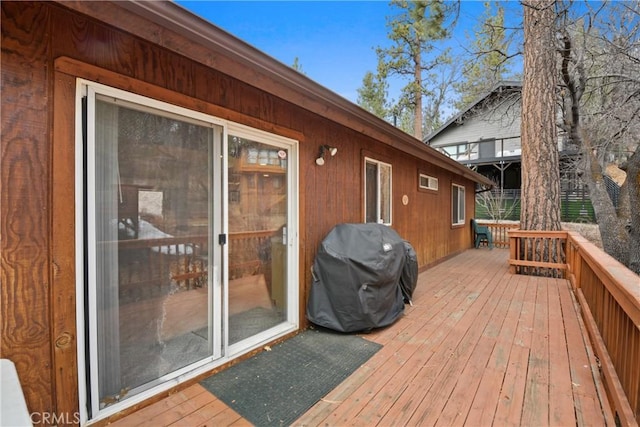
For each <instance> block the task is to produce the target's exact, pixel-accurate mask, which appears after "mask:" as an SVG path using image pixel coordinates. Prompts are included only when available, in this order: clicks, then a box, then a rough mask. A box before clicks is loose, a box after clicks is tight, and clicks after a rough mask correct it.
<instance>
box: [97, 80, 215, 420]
mask: <svg viewBox="0 0 640 427" xmlns="http://www.w3.org/2000/svg"><path fill="white" fill-rule="evenodd" d="M179 113H180V112H179V111H177V112H176V111H171V110H166V109H162V108H161V106H158V107H153V106H149V105H148V104H147V105H142V104H138V103H136V102H135V98H134V99H133V100H132V101H129V100H123V99H121V98H117V97H113V96H110V95H108V94H99V93H96V92H95V91H89V92H88V96H87V115H88V117H87V118H88V120H87V123H88V126H87V129H88V130H89V132H88V134H87V172H88V173H87V180H86V182H87V186H86V199H87V221H86V223H87V253H88V259H87V270H86V271H87V274H88V289H87V292H88V306H89V310H88V318H89V334H88V340H89V344H90V345H89V351H90V353H91V357H90V363H89V367H90V374H91V375H90V376H91V388H92V390H91V400H92V402H91V407H92V409H93V411H94V412H95V411H99V410H101V409H103V408H105V407H107V406H109V405H111V404H113V403H116V402H118V401H121V400H124V399H126V398H127V397H128V396H129V395H131V394H135V393H137V392H140V391H142V390H144V389H146V388H150V387H152V386H153V385H155V384H158V383H159V382H161V381H163V379H165V377H171V376H176V375H177V374H178V373H180V372H181V371H183V370H185V369H188V368H189V367H193V366H194V365H196V364H198V363H206V362H208V361H211V360H213V359H214V358H217V357H220V355H221V345H220V342H221V336H220V335H221V333H220V330H221V320H220V319H221V313H220V312H221V308H220V307H221V303H220V300H221V296H220V295H221V292H220V285H219V283H217V281H218V270H219V266H220V265H221V256H220V253H219V252H220V251H219V250H217V246H216V245H215V244H214V243H217V242H213V241H212V240H213V236H217V234H218V233H219V232H220V231H221V225H222V211H221V207H220V206H221V203H220V201H221V199H222V197H221V188H222V186H221V178H220V177H221V168H222V166H221V165H222V163H221V161H220V154H221V150H222V142H223V140H222V135H223V128H222V127H221V126H218V125H215V124H212V123H207V122H203V121H199V120H195V119H193V118H192V117H187V116H183V115H181V114H179Z"/></svg>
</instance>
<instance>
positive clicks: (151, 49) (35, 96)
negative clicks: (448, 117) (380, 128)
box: [0, 1, 474, 413]
mask: <svg viewBox="0 0 640 427" xmlns="http://www.w3.org/2000/svg"><path fill="white" fill-rule="evenodd" d="M1 7H2V107H3V108H2V159H1V170H2V173H1V181H0V185H1V186H2V193H1V194H2V204H1V206H0V209H1V211H0V214H1V216H2V225H1V227H2V228H1V230H2V239H1V243H0V244H1V245H2V287H1V292H2V294H1V295H2V300H1V301H0V308H1V310H2V341H1V344H2V346H1V349H0V356H2V357H8V358H10V359H12V360H13V361H14V362H15V363H16V365H17V367H18V373H19V375H20V379H21V380H22V382H23V384H24V388H25V393H26V398H27V403H28V406H29V410H30V411H36V412H49V413H53V412H55V411H62V410H64V411H73V410H77V407H76V406H77V380H76V377H75V370H76V364H77V360H76V356H75V354H76V350H75V348H76V336H75V334H76V331H75V313H74V309H75V283H74V280H75V259H74V250H75V249H74V246H75V239H74V235H73V230H74V227H75V224H74V219H73V205H74V194H73V188H74V177H75V171H74V170H73V158H74V144H75V141H74V122H75V111H74V109H75V77H82V78H87V79H90V80H95V81H99V82H100V83H103V84H106V85H110V86H113V87H117V88H120V89H123V90H127V91H131V92H134V93H139V94H141V95H145V96H150V97H153V98H156V99H159V100H162V101H166V102H170V103H173V104H176V105H180V106H183V107H186V108H191V109H194V110H197V111H201V112H204V113H207V114H211V115H214V116H217V117H220V118H223V119H228V120H232V121H235V122H239V123H242V124H245V125H248V126H252V127H255V128H259V129H263V130H266V131H269V132H273V133H277V134H280V135H284V136H287V137H291V138H295V139H297V140H299V141H300V150H299V155H300V158H299V166H300V169H299V170H300V172H299V178H300V181H299V182H300V194H299V198H300V231H301V234H300V275H301V286H302V287H303V289H301V292H300V294H301V296H300V303H301V307H302V308H304V304H305V301H306V296H307V286H308V284H309V283H310V272H309V271H310V269H309V266H310V265H311V264H312V262H313V259H314V256H315V253H316V250H317V247H318V245H319V244H320V242H321V241H322V239H323V238H324V236H325V235H326V234H327V233H328V232H329V231H330V229H331V228H332V227H333V226H334V225H336V224H338V223H343V222H355V223H358V222H362V221H363V216H364V214H363V204H364V200H363V177H362V175H363V156H364V153H365V152H366V153H367V155H368V156H369V155H370V156H374V157H375V158H376V159H378V160H380V161H383V162H386V163H390V164H391V165H392V167H393V228H394V229H396V230H397V231H398V232H399V233H400V235H401V236H403V238H405V239H407V240H408V241H410V242H411V244H412V245H413V246H414V248H415V249H416V252H417V255H418V262H419V264H420V266H426V265H429V264H433V263H434V262H436V261H438V260H440V259H442V258H444V257H446V256H449V255H450V254H453V253H458V252H461V251H462V250H464V249H466V248H469V247H471V244H472V240H471V231H470V227H469V224H468V221H469V219H470V218H472V216H473V212H474V183H473V182H471V181H470V180H468V179H465V178H462V177H461V176H458V175H455V174H454V173H452V172H449V171H446V170H444V169H442V168H440V167H436V166H434V165H431V164H429V163H427V162H425V161H421V160H418V159H416V158H414V157H412V156H409V155H407V154H405V153H403V152H401V151H400V150H398V149H396V148H393V147H392V146H391V145H390V144H389V143H388V144H382V143H380V142H379V141H376V140H375V139H372V138H371V137H368V136H365V135H364V134H363V133H360V132H356V131H354V130H351V129H348V128H345V127H344V126H342V125H339V124H336V123H335V122H333V121H331V120H329V119H327V118H325V117H322V116H321V115H318V114H314V113H311V112H309V111H308V110H305V109H304V108H303V107H300V106H296V105H294V104H292V103H290V102H287V101H285V100H283V99H281V98H277V97H275V96H273V95H270V94H269V93H267V92H266V91H263V90H259V89H256V88H255V87H253V86H250V85H248V84H245V83H242V82H241V81H239V80H237V79H235V78H234V77H233V76H229V75H226V74H223V73H221V72H218V71H216V69H215V65H216V64H217V63H221V62H225V61H227V59H225V58H224V57H219V56H216V57H212V56H211V55H207V53H206V52H202V57H203V59H202V62H201V63H197V62H195V61H192V60H190V59H187V58H186V57H185V56H183V55H181V54H180V53H176V52H184V51H186V50H187V49H196V50H197V49H202V47H201V46H192V44H191V43H190V41H189V40H186V39H184V38H181V37H178V36H176V35H175V34H174V33H171V32H170V31H164V30H163V29H160V28H158V27H157V26H156V25H155V24H152V23H149V22H147V21H144V20H143V19H142V18H140V17H139V16H137V15H133V14H131V13H126V12H124V13H122V12H123V11H122V10H119V13H121V14H119V15H118V20H122V22H123V24H122V25H123V26H124V27H126V26H134V27H136V28H145V29H147V30H148V34H149V39H150V40H162V42H163V43H164V44H165V45H168V46H172V49H174V50H175V52H174V51H171V50H169V49H167V48H161V47H158V46H157V45H155V44H154V43H152V42H151V41H148V40H143V39H141V38H138V37H133V36H131V35H130V34H129V33H128V32H125V31H121V30H118V29H116V28H114V27H112V26H110V25H107V24H104V23H102V22H100V21H98V20H96V19H94V18H90V17H87V16H85V15H82V14H80V13H78V12H74V11H72V10H70V9H67V8H66V7H64V6H61V5H59V4H54V3H44V2H42V3H40V2H4V1H3V2H2V4H1ZM77 7H91V8H95V10H97V11H101V13H107V14H108V13H109V11H112V10H115V9H116V8H118V7H117V6H114V5H113V4H110V3H102V2H93V3H92V4H87V5H80V6H77ZM205 64H207V65H205ZM239 72H242V73H249V74H250V73H251V72H252V70H247V69H242V70H239ZM256 78H261V76H259V75H256ZM52 130H53V134H51V133H50V132H51V131H52ZM322 144H331V145H332V146H336V147H337V148H338V154H337V155H336V156H335V157H332V158H330V159H327V162H326V163H325V165H324V166H322V167H318V166H317V165H316V164H315V158H316V156H317V153H318V147H319V146H320V145H322ZM52 147H55V149H54V148H52ZM418 171H423V172H425V171H426V172H427V173H429V174H430V175H431V176H433V177H436V178H438V180H439V190H438V191H437V192H423V191H418ZM452 182H455V183H457V184H461V185H465V186H466V196H467V199H466V205H467V206H466V219H467V223H466V224H465V225H464V226H461V227H452V226H451V183H452ZM405 195H406V196H407V198H408V203H407V204H406V205H405V204H403V202H402V199H403V196H405ZM52 320H53V322H52ZM301 321H302V322H303V325H304V322H305V320H304V314H303V313H302V314H301Z"/></svg>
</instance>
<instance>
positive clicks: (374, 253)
mask: <svg viewBox="0 0 640 427" xmlns="http://www.w3.org/2000/svg"><path fill="white" fill-rule="evenodd" d="M406 252H407V250H406V248H405V244H404V241H403V240H402V238H401V237H400V236H399V235H398V233H396V231H395V230H393V229H391V228H390V227H388V226H386V225H382V224H375V223H370V224H340V225H337V226H336V227H335V228H334V229H333V230H331V232H330V233H329V234H328V235H327V237H325V239H324V240H323V241H322V244H321V245H320V248H319V249H318V254H317V255H316V258H315V261H314V263H313V284H312V285H311V292H310V294H309V300H308V301H307V317H308V319H309V320H310V321H311V322H313V323H315V324H316V325H320V326H324V327H326V328H330V329H333V330H336V331H340V332H356V331H363V330H369V329H372V328H377V327H382V326H387V325H390V324H391V323H393V322H394V321H395V320H396V319H397V318H398V317H399V316H400V315H401V314H402V313H403V311H404V301H403V295H402V291H401V288H400V285H399V282H400V276H401V274H402V271H403V267H404V264H405V255H406Z"/></svg>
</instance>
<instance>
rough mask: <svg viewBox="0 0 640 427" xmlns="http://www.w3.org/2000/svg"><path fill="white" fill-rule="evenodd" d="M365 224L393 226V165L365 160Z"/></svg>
mask: <svg viewBox="0 0 640 427" xmlns="http://www.w3.org/2000/svg"><path fill="white" fill-rule="evenodd" d="M364 194H365V201H364V203H365V213H364V220H365V222H378V223H380V224H387V225H390V224H391V165H389V164H387V163H382V162H379V161H377V160H373V159H368V158H365V179H364Z"/></svg>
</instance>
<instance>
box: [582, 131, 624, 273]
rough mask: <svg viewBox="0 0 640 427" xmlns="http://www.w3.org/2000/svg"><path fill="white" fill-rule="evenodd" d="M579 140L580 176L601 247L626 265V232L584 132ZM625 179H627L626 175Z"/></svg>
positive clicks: (594, 149)
mask: <svg viewBox="0 0 640 427" xmlns="http://www.w3.org/2000/svg"><path fill="white" fill-rule="evenodd" d="M580 142H581V143H582V147H583V153H584V161H585V173H584V175H583V176H582V179H583V180H584V181H585V183H586V184H587V187H588V188H589V198H590V199H591V205H592V206H593V211H594V213H595V214H596V219H597V222H598V228H599V229H600V237H601V240H602V248H603V249H604V251H605V252H606V253H608V254H609V255H611V256H612V257H614V258H615V259H617V260H618V261H620V262H621V263H623V264H625V265H628V262H629V233H627V231H626V229H625V224H624V220H621V219H620V218H619V217H618V214H617V212H616V208H615V206H614V205H613V202H612V201H611V197H609V193H608V192H607V188H606V186H605V183H604V177H603V172H602V166H600V163H599V162H598V158H597V155H596V153H597V150H596V148H595V147H593V144H592V143H591V139H590V138H589V137H588V136H587V135H584V134H583V135H581V138H580ZM627 179H629V176H628V175H627ZM620 196H621V197H626V196H627V195H626V194H624V193H622V192H621V193H620Z"/></svg>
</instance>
